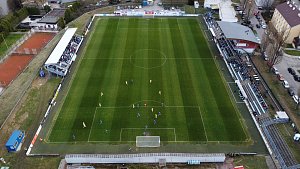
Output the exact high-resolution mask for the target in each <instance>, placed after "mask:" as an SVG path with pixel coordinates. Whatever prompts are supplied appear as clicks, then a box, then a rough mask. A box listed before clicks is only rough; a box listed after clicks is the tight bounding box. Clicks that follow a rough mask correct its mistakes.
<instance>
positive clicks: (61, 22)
mask: <svg viewBox="0 0 300 169" xmlns="http://www.w3.org/2000/svg"><path fill="white" fill-rule="evenodd" d="M57 25H58V26H59V27H60V28H62V29H63V28H65V26H66V25H65V21H64V19H63V18H62V17H60V18H59V19H58V22H57Z"/></svg>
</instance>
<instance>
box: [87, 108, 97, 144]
mask: <svg viewBox="0 0 300 169" xmlns="http://www.w3.org/2000/svg"><path fill="white" fill-rule="evenodd" d="M96 111H97V107H96V108H95V111H94V117H93V121H92V125H91V129H90V133H89V137H88V142H89V141H90V137H91V133H92V130H93V124H94V121H95V116H96Z"/></svg>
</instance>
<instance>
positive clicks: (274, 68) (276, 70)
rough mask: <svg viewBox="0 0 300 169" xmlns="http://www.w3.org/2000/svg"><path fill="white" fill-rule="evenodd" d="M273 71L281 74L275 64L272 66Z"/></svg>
mask: <svg viewBox="0 0 300 169" xmlns="http://www.w3.org/2000/svg"><path fill="white" fill-rule="evenodd" d="M272 72H273V73H274V74H275V75H278V74H279V71H278V69H277V68H276V67H275V66H273V67H272Z"/></svg>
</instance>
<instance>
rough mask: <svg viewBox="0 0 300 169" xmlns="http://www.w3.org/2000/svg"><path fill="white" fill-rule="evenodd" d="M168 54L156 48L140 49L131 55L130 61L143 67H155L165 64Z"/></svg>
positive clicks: (136, 65)
mask: <svg viewBox="0 0 300 169" xmlns="http://www.w3.org/2000/svg"><path fill="white" fill-rule="evenodd" d="M166 61H167V57H166V55H165V54H164V53H163V52H161V51H160V50H156V49H138V50H136V51H135V52H134V53H133V54H132V55H131V56H130V63H131V64H133V65H134V66H135V67H138V68H142V69H154V68H158V67H161V66H163V65H164V64H165V63H166Z"/></svg>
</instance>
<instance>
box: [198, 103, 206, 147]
mask: <svg viewBox="0 0 300 169" xmlns="http://www.w3.org/2000/svg"><path fill="white" fill-rule="evenodd" d="M198 109H199V114H200V117H201V120H202V126H203V129H204V134H205V138H206V141H208V138H207V134H206V129H205V125H204V121H203V117H202V113H201V110H200V106H198Z"/></svg>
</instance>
